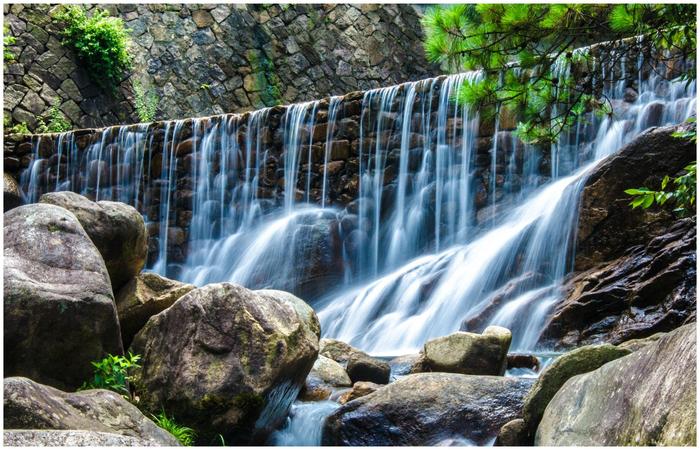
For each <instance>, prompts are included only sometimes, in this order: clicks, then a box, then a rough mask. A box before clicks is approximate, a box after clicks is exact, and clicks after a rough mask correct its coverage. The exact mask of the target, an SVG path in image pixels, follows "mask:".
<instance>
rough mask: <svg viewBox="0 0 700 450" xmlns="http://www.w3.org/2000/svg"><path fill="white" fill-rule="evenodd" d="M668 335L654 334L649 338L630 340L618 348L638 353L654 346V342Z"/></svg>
mask: <svg viewBox="0 0 700 450" xmlns="http://www.w3.org/2000/svg"><path fill="white" fill-rule="evenodd" d="M666 334H668V333H656V334H652V335H651V336H649V337H648V338H643V339H630V340H629V341H625V342H623V343H622V344H619V345H618V346H617V348H622V349H625V350H629V351H631V352H636V351H637V350H641V349H643V348H645V347H646V346H648V345H650V344H653V343H654V342H656V341H658V340H659V339H661V338H662V337H663V336H665V335H666Z"/></svg>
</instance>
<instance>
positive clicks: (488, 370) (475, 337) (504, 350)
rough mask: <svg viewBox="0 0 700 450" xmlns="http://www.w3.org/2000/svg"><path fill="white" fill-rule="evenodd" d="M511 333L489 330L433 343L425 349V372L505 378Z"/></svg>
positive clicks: (461, 334) (454, 335)
mask: <svg viewBox="0 0 700 450" xmlns="http://www.w3.org/2000/svg"><path fill="white" fill-rule="evenodd" d="M510 341H511V334H510V331H509V330H507V329H505V328H501V327H494V326H491V327H487V328H486V329H485V330H484V332H483V333H482V334H476V333H468V332H464V331H458V332H456V333H452V334H450V335H448V336H443V337H439V338H436V339H432V340H430V341H428V342H426V343H425V345H424V347H423V370H426V371H433V372H451V373H462V374H467V375H503V374H504V373H505V371H506V365H507V355H508V348H509V347H510Z"/></svg>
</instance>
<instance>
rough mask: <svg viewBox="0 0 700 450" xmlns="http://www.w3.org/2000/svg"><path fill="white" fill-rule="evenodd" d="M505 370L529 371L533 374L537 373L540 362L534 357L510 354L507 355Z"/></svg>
mask: <svg viewBox="0 0 700 450" xmlns="http://www.w3.org/2000/svg"><path fill="white" fill-rule="evenodd" d="M507 369H508V370H510V369H531V370H533V371H535V372H539V370H540V360H539V359H537V357H536V356H535V355H523V354H519V353H511V354H509V355H508V367H507Z"/></svg>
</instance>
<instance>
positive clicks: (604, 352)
mask: <svg viewBox="0 0 700 450" xmlns="http://www.w3.org/2000/svg"><path fill="white" fill-rule="evenodd" d="M629 353H630V351H629V350H625V349H621V348H618V347H616V346H614V345H611V344H597V345H587V346H585V347H581V348H577V349H576V350H572V351H570V352H568V353H564V354H563V355H561V356H559V357H557V358H556V359H555V360H554V361H553V362H552V363H551V364H550V365H549V366H548V367H547V368H546V369H544V370H543V371H542V373H541V374H540V376H539V377H538V378H537V381H536V382H535V385H534V386H533V387H532V390H531V391H530V392H529V393H528V395H527V397H526V398H525V405H524V406H523V418H524V419H525V422H526V423H527V425H528V428H529V430H530V431H533V432H534V430H536V429H537V425H538V424H539V423H540V419H542V415H543V414H544V410H545V408H546V407H547V404H549V402H550V400H552V397H554V395H555V394H556V393H557V391H559V389H560V388H561V387H562V386H563V385H564V383H566V381H567V380H568V379H569V378H571V377H573V376H575V375H580V374H582V373H586V372H590V371H592V370H595V369H597V368H598V367H600V366H602V365H603V364H605V363H608V362H610V361H613V360H615V359H617V358H621V357H623V356H625V355H628V354H629Z"/></svg>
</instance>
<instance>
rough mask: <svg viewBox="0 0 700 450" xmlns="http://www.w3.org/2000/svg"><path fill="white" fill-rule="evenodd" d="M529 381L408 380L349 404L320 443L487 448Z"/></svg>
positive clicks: (440, 376) (436, 376)
mask: <svg viewBox="0 0 700 450" xmlns="http://www.w3.org/2000/svg"><path fill="white" fill-rule="evenodd" d="M531 385H532V380H528V379H518V378H506V377H495V376H474V375H461V374H453V373H419V374H413V375H408V376H406V377H405V378H402V379H401V380H399V381H396V382H394V383H391V384H389V385H387V386H385V387H383V388H381V389H378V390H376V391H375V392H373V393H371V394H368V395H365V396H363V397H360V398H358V399H356V400H353V401H350V402H348V403H346V404H345V405H343V406H341V407H340V408H339V409H338V410H337V411H335V412H334V413H333V414H331V415H330V416H329V417H328V418H327V419H326V423H325V425H324V430H323V444H324V445H343V446H348V445H349V446H361V445H362V446H364V445H382V446H383V445H433V444H437V443H439V442H442V441H444V440H445V439H457V440H463V439H466V440H468V441H469V442H471V443H473V444H474V445H486V444H487V443H489V442H490V440H491V439H493V438H494V437H495V436H496V434H497V433H498V431H499V429H500V428H501V426H503V425H504V424H505V423H506V422H508V421H510V420H512V419H515V418H516V417H518V416H519V414H520V410H521V408H522V406H523V398H524V397H525V394H526V392H527V390H528V389H529V388H530V386H531Z"/></svg>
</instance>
